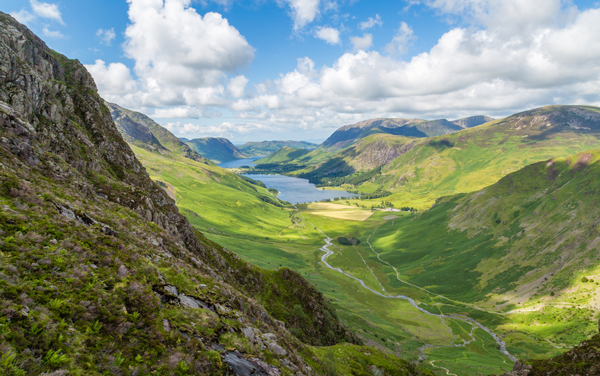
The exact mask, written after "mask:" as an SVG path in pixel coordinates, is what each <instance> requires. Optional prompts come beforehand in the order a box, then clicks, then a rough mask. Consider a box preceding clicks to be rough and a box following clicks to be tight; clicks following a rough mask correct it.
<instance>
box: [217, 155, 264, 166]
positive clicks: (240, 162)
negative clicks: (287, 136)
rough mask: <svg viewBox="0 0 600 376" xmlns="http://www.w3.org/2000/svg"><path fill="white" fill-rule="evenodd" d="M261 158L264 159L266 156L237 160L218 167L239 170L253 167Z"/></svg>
mask: <svg viewBox="0 0 600 376" xmlns="http://www.w3.org/2000/svg"><path fill="white" fill-rule="evenodd" d="M261 158H264V156H260V157H252V158H245V159H236V160H235V161H229V162H223V163H219V164H218V166H219V167H221V168H239V167H241V166H252V163H253V162H254V161H258V160H259V159H261Z"/></svg>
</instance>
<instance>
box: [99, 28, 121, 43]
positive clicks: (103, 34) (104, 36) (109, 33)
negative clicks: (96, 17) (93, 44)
mask: <svg viewBox="0 0 600 376" xmlns="http://www.w3.org/2000/svg"><path fill="white" fill-rule="evenodd" d="M96 36H97V37H98V38H100V43H102V44H104V45H107V46H110V45H111V44H112V41H113V39H115V38H116V36H117V34H116V33H115V29H114V28H111V29H108V30H104V29H98V31H96Z"/></svg>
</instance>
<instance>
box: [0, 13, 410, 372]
mask: <svg viewBox="0 0 600 376" xmlns="http://www.w3.org/2000/svg"><path fill="white" fill-rule="evenodd" d="M0 56H1V59H0V70H1V71H2V72H3V74H2V75H0V77H1V78H0V119H1V121H0V135H1V138H0V139H1V142H0V156H1V161H2V164H1V165H0V223H2V226H1V227H0V231H1V235H2V240H1V241H0V259H1V262H0V307H1V309H2V315H0V328H1V330H0V348H1V349H2V359H1V361H0V371H1V372H2V374H6V375H25V374H27V375H38V374H42V373H45V374H55V375H66V374H85V375H101V374H128V375H129V374H151V373H152V374H163V375H167V374H168V375H172V374H196V375H205V374H215V375H225V374H232V373H233V374H248V373H254V374H256V375H258V374H260V375H267V374H268V375H279V374H293V373H295V374H298V373H300V374H305V375H307V374H322V373H324V372H325V370H326V369H327V363H325V362H323V361H321V360H319V358H318V353H316V352H314V351H313V350H312V348H311V347H309V346H306V345H305V344H303V343H302V342H300V341H299V340H298V339H296V337H294V336H292V335H290V333H289V332H288V330H287V329H286V326H288V327H290V328H296V330H297V331H298V330H299V331H302V334H303V339H304V340H305V341H307V342H312V343H315V344H318V343H320V344H327V343H329V344H333V343H337V342H339V341H340V340H342V339H343V340H347V341H355V340H354V339H353V337H352V335H350V334H349V333H347V332H346V331H345V330H344V329H343V327H341V325H339V322H337V319H336V318H335V311H334V310H333V309H332V308H331V306H330V304H329V303H328V302H327V301H326V300H324V298H323V297H322V295H321V294H319V293H318V292H316V291H315V290H314V288H312V286H310V284H308V283H307V282H306V281H305V280H304V279H302V277H301V276H299V275H298V274H296V273H294V272H291V271H289V270H287V269H280V270H277V271H270V272H267V271H264V270H261V269H259V268H257V267H254V266H252V265H250V264H248V263H246V262H244V261H241V260H240V259H239V258H237V257H236V256H235V255H233V254H232V253H230V252H229V251H227V250H225V249H223V248H222V247H219V246H218V245H216V244H214V243H212V242H210V241H208V240H207V239H206V238H205V237H204V236H203V235H202V234H201V233H199V232H197V231H196V230H194V229H193V228H192V227H191V226H190V225H189V223H188V221H187V220H186V219H185V217H183V216H182V215H180V214H179V212H178V210H177V207H176V206H175V202H174V201H173V200H171V199H170V198H169V197H168V195H167V193H166V192H165V191H163V190H162V189H161V188H160V187H159V186H158V185H157V184H155V183H154V182H152V180H151V179H150V178H149V176H148V174H147V173H146V172H145V170H144V167H143V166H142V165H141V164H140V163H139V162H138V160H137V159H136V158H135V155H134V154H133V152H132V151H131V149H130V148H129V147H128V145H127V144H126V143H125V141H124V140H123V138H122V137H121V135H120V134H119V132H118V130H117V128H116V126H115V125H114V123H113V121H112V119H111V115H110V112H109V110H108V108H107V107H105V106H104V103H103V101H102V99H101V98H100V97H99V96H98V94H97V90H96V86H95V84H94V82H93V80H92V78H91V76H90V75H89V73H88V72H87V71H86V70H85V68H84V67H83V66H82V65H81V64H80V63H79V62H78V61H76V60H68V59H67V58H65V57H64V56H62V55H60V54H58V53H56V52H54V51H52V50H50V49H49V48H48V47H47V46H46V45H45V44H44V43H43V42H42V41H41V40H40V39H38V38H37V37H36V36H35V35H33V34H32V33H31V32H30V31H29V30H28V29H27V28H26V27H24V26H23V25H20V24H19V23H18V22H16V21H15V20H14V19H13V18H12V17H10V16H8V15H6V14H4V13H0ZM156 138H157V139H158V140H159V141H161V140H160V137H156ZM161 144H162V145H163V146H165V147H168V146H171V145H168V143H167V145H168V146H167V145H165V143H162V141H161ZM274 297H275V299H274ZM261 303H264V304H266V306H267V307H268V311H267V310H265V308H264V307H263V305H262V304H261ZM290 304H292V305H297V306H298V307H299V312H303V313H302V315H300V316H298V317H296V316H294V312H289V310H288V309H287V308H288V307H289V305H290ZM296 311H297V310H296ZM269 312H271V314H270V313H269ZM276 318H277V319H279V320H285V324H284V323H282V322H280V321H278V320H277V319H276ZM322 333H328V334H327V335H325V336H323V334H322ZM372 351H373V353H375V354H376V356H375V357H374V359H373V360H369V359H367V361H366V362H364V368H365V369H368V367H369V366H370V364H373V362H375V361H377V362H379V360H380V357H384V356H383V355H382V354H381V353H380V352H377V350H374V349H373V350H372ZM242 354H243V355H242ZM244 355H245V356H244ZM315 356H316V357H315ZM387 360H388V363H387V364H388V365H387V366H386V367H387V368H385V369H390V368H391V369H392V370H393V369H394V368H392V367H395V368H397V369H400V370H401V371H399V373H400V374H409V373H412V374H414V373H415V372H416V371H415V370H414V369H413V367H412V366H411V365H409V364H408V363H406V362H403V361H400V360H397V359H387ZM369 362H371V363H370V364H369ZM309 363H310V366H309ZM378 364H379V363H378ZM390 364H391V366H390ZM52 372H54V373H52Z"/></svg>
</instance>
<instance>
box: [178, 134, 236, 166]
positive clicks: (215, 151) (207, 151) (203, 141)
mask: <svg viewBox="0 0 600 376" xmlns="http://www.w3.org/2000/svg"><path fill="white" fill-rule="evenodd" d="M186 145H188V146H189V147H190V148H192V149H193V150H194V151H195V152H196V153H198V154H200V155H202V156H203V157H205V158H208V159H210V160H212V161H213V162H215V163H217V164H218V163H222V162H229V161H233V160H236V159H243V158H247V156H246V155H245V154H244V153H242V152H241V151H240V150H239V149H238V148H237V147H236V146H235V145H233V144H232V143H231V141H229V140H228V139H226V138H223V137H203V138H194V139H192V140H189V141H188V142H186Z"/></svg>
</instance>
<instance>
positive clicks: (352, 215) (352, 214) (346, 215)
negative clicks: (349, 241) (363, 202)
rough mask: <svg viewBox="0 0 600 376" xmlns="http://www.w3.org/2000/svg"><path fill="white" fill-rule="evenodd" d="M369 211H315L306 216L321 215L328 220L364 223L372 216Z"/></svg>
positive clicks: (371, 212)
mask: <svg viewBox="0 0 600 376" xmlns="http://www.w3.org/2000/svg"><path fill="white" fill-rule="evenodd" d="M373 213H374V212H373V211H371V210H315V211H312V210H311V211H309V212H307V214H312V215H321V216H324V217H329V218H336V219H345V220H349V221H365V220H367V219H368V218H369V217H370V216H372V215H373Z"/></svg>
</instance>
